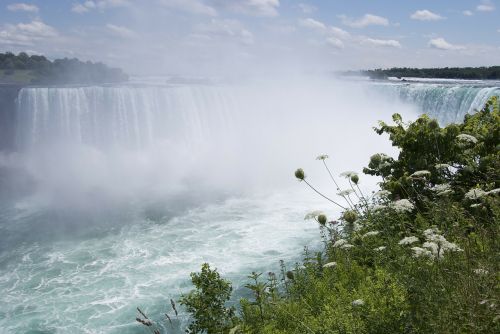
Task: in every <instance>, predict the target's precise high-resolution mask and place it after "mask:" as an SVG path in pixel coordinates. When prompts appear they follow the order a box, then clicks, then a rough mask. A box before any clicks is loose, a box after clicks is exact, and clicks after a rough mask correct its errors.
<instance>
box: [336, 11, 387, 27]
mask: <svg viewBox="0 0 500 334" xmlns="http://www.w3.org/2000/svg"><path fill="white" fill-rule="evenodd" d="M339 18H340V19H341V20H342V23H343V24H345V25H347V26H349V27H352V28H364V27H367V26H370V25H377V26H388V25H389V20H388V19H386V18H385V17H381V16H377V15H373V14H365V15H364V16H363V17H361V18H359V19H352V18H349V17H347V16H345V15H340V16H339Z"/></svg>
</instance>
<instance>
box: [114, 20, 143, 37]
mask: <svg viewBox="0 0 500 334" xmlns="http://www.w3.org/2000/svg"><path fill="white" fill-rule="evenodd" d="M106 28H107V29H108V31H109V32H110V33H112V34H113V35H115V36H118V37H122V38H135V37H137V33H136V32H135V31H133V30H130V29H129V28H127V27H123V26H117V25H114V24H110V23H108V24H106Z"/></svg>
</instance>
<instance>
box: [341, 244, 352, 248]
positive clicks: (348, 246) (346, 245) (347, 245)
mask: <svg viewBox="0 0 500 334" xmlns="http://www.w3.org/2000/svg"><path fill="white" fill-rule="evenodd" d="M353 247H354V246H353V245H351V244H345V245H342V246H340V248H342V249H349V248H353Z"/></svg>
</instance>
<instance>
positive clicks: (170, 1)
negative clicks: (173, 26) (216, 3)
mask: <svg viewBox="0 0 500 334" xmlns="http://www.w3.org/2000/svg"><path fill="white" fill-rule="evenodd" d="M161 4H163V5H164V6H165V7H168V8H172V9H177V10H181V11H184V12H187V13H191V14H197V15H208V16H216V15H217V11H216V10H215V8H213V7H211V6H208V5H206V4H204V3H203V2H202V1H200V0H161Z"/></svg>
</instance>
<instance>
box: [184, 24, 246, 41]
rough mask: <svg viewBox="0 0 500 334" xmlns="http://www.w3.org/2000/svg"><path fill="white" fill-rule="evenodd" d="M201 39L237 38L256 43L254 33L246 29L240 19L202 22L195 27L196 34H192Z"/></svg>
mask: <svg viewBox="0 0 500 334" xmlns="http://www.w3.org/2000/svg"><path fill="white" fill-rule="evenodd" d="M191 37H195V38H196V39H199V40H203V39H205V40H212V39H214V38H218V39H219V40H237V41H238V42H240V43H242V44H245V45H251V44H254V36H253V34H252V33H251V32H250V31H248V30H247V29H245V27H244V26H243V25H242V24H241V23H240V22H239V21H238V20H231V19H211V20H210V22H208V23H201V24H198V25H197V26H196V27H195V34H193V35H191Z"/></svg>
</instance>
